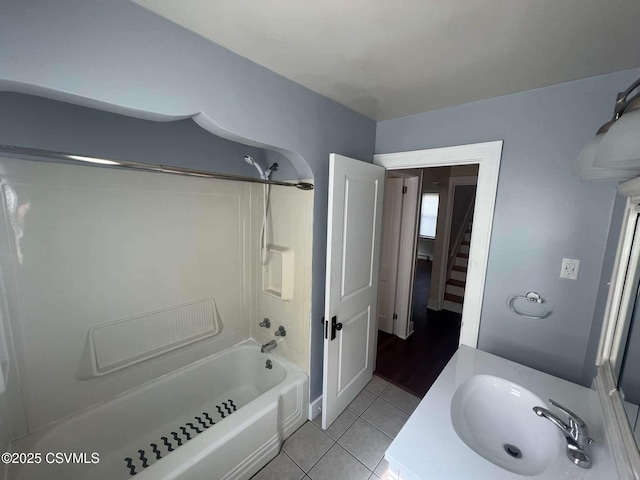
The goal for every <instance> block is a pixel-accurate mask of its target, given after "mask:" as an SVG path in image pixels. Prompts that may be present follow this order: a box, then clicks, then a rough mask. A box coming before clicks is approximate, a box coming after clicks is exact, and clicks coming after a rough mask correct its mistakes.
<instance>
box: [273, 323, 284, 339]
mask: <svg viewBox="0 0 640 480" xmlns="http://www.w3.org/2000/svg"><path fill="white" fill-rule="evenodd" d="M275 335H276V337H286V336H287V331H286V330H285V328H284V327H283V326H282V325H280V326H279V327H278V330H276V332H275Z"/></svg>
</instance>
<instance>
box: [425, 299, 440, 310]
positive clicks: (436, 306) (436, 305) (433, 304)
mask: <svg viewBox="0 0 640 480" xmlns="http://www.w3.org/2000/svg"><path fill="white" fill-rule="evenodd" d="M427 308H429V309H431V310H436V311H440V310H442V306H441V305H440V302H438V300H436V299H434V298H430V299H429V301H428V302H427Z"/></svg>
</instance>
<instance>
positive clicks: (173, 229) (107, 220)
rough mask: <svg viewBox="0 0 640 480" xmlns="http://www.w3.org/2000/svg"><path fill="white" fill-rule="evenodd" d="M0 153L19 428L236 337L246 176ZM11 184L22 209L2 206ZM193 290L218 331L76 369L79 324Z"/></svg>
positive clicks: (148, 307)
mask: <svg viewBox="0 0 640 480" xmlns="http://www.w3.org/2000/svg"><path fill="white" fill-rule="evenodd" d="M1 165H2V168H3V177H4V179H3V187H2V194H3V197H4V198H3V200H4V209H3V217H4V218H3V220H4V222H3V226H4V228H3V242H2V245H3V246H5V248H4V249H3V252H2V267H3V271H4V274H5V287H6V289H7V297H8V298H7V299H8V311H9V317H10V321H11V327H12V330H13V332H14V344H15V348H16V353H17V360H18V362H17V363H18V365H19V371H20V377H21V380H22V395H23V399H24V406H25V409H26V417H27V423H28V427H29V430H30V431H33V430H34V429H37V428H39V427H42V426H43V425H46V424H49V423H51V422H53V421H56V420H59V419H61V418H63V417H65V416H67V415H70V414H73V413H76V412H78V411H80V410H82V409H84V408H87V407H89V406H91V405H94V404H97V403H101V402H104V401H105V400H107V399H109V398H112V397H114V396H116V395H118V394H120V393H123V392H125V391H127V390H129V389H131V388H134V387H136V386H138V385H140V384H142V383H144V382H146V381H149V380H151V379H154V378H157V377H158V376H161V375H163V374H166V373H169V372H172V371H174V370H176V369H177V368H180V367H182V366H185V365H188V364H190V363H192V362H194V361H196V360H198V359H201V358H204V357H205V356H208V355H211V354H212V353H215V352H218V351H221V350H223V349H225V348H228V347H230V346H232V345H234V344H236V343H238V342H239V341H241V340H242V339H243V338H245V336H246V332H245V331H244V327H243V325H244V320H245V319H246V317H247V311H248V307H247V305H248V304H249V298H250V282H246V279H245V276H246V264H245V260H246V259H247V258H248V256H249V253H248V250H247V248H248V245H249V243H248V235H249V225H248V223H249V221H248V219H249V218H250V214H249V209H250V187H249V185H246V184H243V183H240V182H230V181H224V180H212V179H195V178H186V177H179V176H175V175H158V174H154V173H145V172H131V171H125V170H116V169H105V168H95V167H85V166H71V165H58V164H53V163H42V162H30V161H25V160H4V159H3V160H2V161H1ZM11 191H13V192H14V193H15V196H16V199H17V201H16V205H17V206H18V208H17V211H18V212H22V215H23V217H22V218H19V217H18V218H16V217H15V215H14V216H12V213H11V208H10V207H8V206H7V205H8V204H9V203H10V201H9V197H10V195H11V193H10V192H11ZM16 224H18V225H20V226H21V234H19V233H18V231H17V229H16ZM205 298H214V299H215V304H216V308H217V311H218V313H219V316H220V319H221V321H222V330H221V332H220V333H219V334H217V335H215V336H212V337H209V338H206V339H204V340H201V341H198V342H195V343H192V344H190V345H187V346H183V347H181V348H179V349H177V350H174V351H171V352H169V353H165V354H163V355H160V356H158V357H156V358H154V359H152V360H147V361H143V362H140V363H138V364H136V365H134V366H131V367H128V368H125V369H123V370H119V371H116V372H113V373H110V374H108V375H104V376H100V377H93V378H91V377H87V376H86V372H87V370H88V368H87V367H88V365H87V364H86V363H87V358H88V355H87V352H86V349H85V348H86V347H85V345H86V339H87V335H88V332H89V330H90V329H91V327H95V326H97V325H102V324H106V323H110V322H114V321H118V320H123V319H126V318H130V317H133V316H137V315H141V314H146V313H150V312H154V311H157V310H160V309H166V308H171V307H175V306H178V305H182V304H185V303H188V302H192V301H195V300H201V299H205ZM156 333H157V332H153V331H150V332H149V335H155V334H156ZM81 378H84V379H81Z"/></svg>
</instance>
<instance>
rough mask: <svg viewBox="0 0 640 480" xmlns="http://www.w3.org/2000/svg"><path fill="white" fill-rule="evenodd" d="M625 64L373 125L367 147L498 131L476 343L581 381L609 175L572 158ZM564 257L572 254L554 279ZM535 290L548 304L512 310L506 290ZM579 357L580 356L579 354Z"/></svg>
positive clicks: (621, 82) (603, 117) (606, 112)
mask: <svg viewBox="0 0 640 480" xmlns="http://www.w3.org/2000/svg"><path fill="white" fill-rule="evenodd" d="M639 73H640V71H637V70H633V71H625V72H618V73H615V74H611V75H604V76H599V77H594V78H590V79H586V80H580V81H576V82H570V83H565V84H560V85H555V86H551V87H546V88H541V89H537V90H530V91H527V92H523V93H518V94H513V95H507V96H503V97H497V98H492V99H488V100H483V101H479V102H474V103H469V104H465V105H460V106H456V107H452V108H447V109H443V110H438V111H433V112H427V113H423V114H419V115H413V116H408V117H403V118H398V119H394V120H388V121H384V122H379V123H378V125H377V136H376V153H389V152H398V151H403V150H417V149H424V148H434V147H443V146H449V145H459V144H466V143H474V142H485V141H488V140H500V139H502V140H504V149H503V154H502V163H501V167H500V176H499V183H498V193H497V199H496V208H495V217H494V225H493V232H492V240H491V247H490V252H489V264H488V271H487V279H486V284H485V296H484V302H483V307H482V321H481V325H480V338H479V344H478V346H479V348H481V349H483V350H486V351H489V352H492V353H495V354H498V355H500V356H503V357H506V358H509V359H512V360H514V361H517V362H520V363H523V364H525V365H529V366H531V367H534V368H537V369H540V370H543V371H546V372H549V373H551V374H554V375H557V376H560V377H563V378H566V379H568V380H571V381H574V382H578V383H582V382H583V378H582V374H583V368H584V366H585V364H588V363H593V361H594V358H593V352H591V351H589V352H587V350H588V347H589V345H590V337H591V328H592V321H593V314H594V308H595V303H596V297H597V294H598V288H599V282H600V277H601V273H602V265H603V260H604V254H605V245H606V242H607V235H608V231H609V224H610V218H611V215H612V211H613V205H614V200H615V195H616V194H615V183H613V182H605V183H597V182H589V183H585V182H580V181H579V180H578V178H576V177H575V176H573V174H572V172H571V166H572V162H573V160H574V159H575V158H576V156H577V155H578V153H579V152H580V150H581V149H582V147H583V146H584V145H585V144H586V142H587V141H588V140H589V139H590V138H592V137H593V135H594V134H595V131H596V130H597V128H598V127H599V126H600V125H601V124H602V123H604V122H605V121H607V120H608V119H609V118H610V117H611V114H612V109H613V103H614V101H615V96H616V93H617V92H618V91H621V90H624V89H625V88H626V87H627V86H628V85H629V84H630V83H631V82H632V81H633V80H635V79H636V78H637V77H638V74H639ZM563 257H568V258H578V259H580V260H581V265H580V276H579V278H578V280H577V281H572V280H565V279H560V278H559V274H560V264H561V261H562V258H563ZM531 290H535V291H537V292H539V293H540V294H541V295H542V297H543V298H544V299H545V300H546V301H547V302H548V304H547V305H548V306H549V307H550V308H552V309H553V314H552V315H551V316H549V317H548V318H546V319H543V320H531V319H526V318H523V317H518V316H516V315H515V314H513V313H512V312H511V311H509V309H508V308H507V306H506V299H507V297H509V296H510V295H513V294H521V295H522V294H525V293H526V292H529V291H531ZM587 357H588V358H587Z"/></svg>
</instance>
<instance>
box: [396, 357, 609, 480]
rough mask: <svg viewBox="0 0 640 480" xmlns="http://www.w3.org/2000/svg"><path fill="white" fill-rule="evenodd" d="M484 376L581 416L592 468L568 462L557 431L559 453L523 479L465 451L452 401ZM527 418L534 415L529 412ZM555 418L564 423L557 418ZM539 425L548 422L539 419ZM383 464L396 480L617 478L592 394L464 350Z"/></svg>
mask: <svg viewBox="0 0 640 480" xmlns="http://www.w3.org/2000/svg"><path fill="white" fill-rule="evenodd" d="M482 374H485V375H493V376H496V377H501V378H503V379H505V380H508V381H510V382H513V383H515V384H517V385H520V386H521V387H524V388H526V389H527V390H530V391H531V392H532V393H534V394H535V395H537V396H538V397H540V398H541V399H543V400H545V401H547V400H548V399H549V398H552V399H554V400H556V401H558V402H559V403H561V404H563V405H565V406H566V407H568V408H569V409H571V410H573V411H574V412H575V413H576V414H577V415H579V416H581V417H582V418H583V419H584V420H585V422H586V423H587V425H588V427H589V435H590V437H591V438H593V440H594V443H593V444H592V445H590V446H589V454H590V455H591V460H592V466H591V468H589V469H585V468H580V467H578V466H576V465H574V464H573V463H572V462H571V461H570V460H569V459H568V458H567V455H566V448H564V445H566V442H565V440H564V436H563V435H562V432H561V431H560V430H559V429H556V430H557V434H558V435H559V436H560V437H561V439H562V445H563V447H562V448H559V449H558V452H557V455H556V457H555V458H554V459H553V461H552V462H551V464H550V465H549V466H548V467H547V468H546V469H545V470H544V471H543V472H542V473H540V474H537V475H531V476H523V475H520V474H517V473H513V472H511V471H509V470H505V469H503V468H501V467H499V466H497V465H495V464H493V463H492V462H490V461H488V460H486V459H484V458H483V457H481V456H480V455H479V454H477V453H476V452H475V451H474V450H472V449H471V448H469V447H468V446H467V444H465V443H464V442H463V441H462V440H461V439H460V437H459V436H458V434H457V433H456V431H455V430H454V427H453V424H452V421H451V399H452V397H453V394H454V392H455V391H456V389H457V388H458V387H459V386H460V385H461V384H463V383H464V382H465V381H467V380H469V379H470V378H471V377H473V376H475V375H482ZM551 410H554V409H553V408H551ZM556 412H557V411H556ZM531 415H535V414H534V413H533V411H531ZM559 416H561V417H562V415H561V414H560V415H559ZM540 421H541V422H545V421H547V420H545V419H542V418H540ZM554 428H555V427H554ZM385 458H386V459H387V460H388V461H389V468H390V471H391V472H392V473H394V474H396V475H397V476H398V477H397V478H399V479H400V480H431V479H434V480H435V479H438V480H441V479H447V480H455V479H464V480H468V479H486V480H511V479H513V480H515V479H519V480H522V479H523V478H532V479H584V480H615V479H616V478H618V477H617V474H616V471H615V465H614V463H613V459H612V457H611V453H610V451H609V447H608V444H607V439H606V434H605V429H604V424H603V415H602V408H601V406H600V402H599V399H598V394H597V392H596V391H595V390H590V389H588V388H585V387H583V386H580V385H577V384H575V383H571V382H568V381H566V380H562V379H560V378H558V377H554V376H552V375H548V374H546V373H543V372H540V371H538V370H534V369H532V368H529V367H525V366H523V365H520V364H517V363H515V362H511V361H509V360H505V359H503V358H500V357H497V356H495V355H491V354H489V353H486V352H483V351H480V350H476V349H474V348H470V347H467V346H464V345H462V346H460V348H459V349H458V351H457V352H456V353H455V355H454V356H453V357H452V358H451V360H450V361H449V363H448V364H447V366H446V367H445V369H444V370H443V371H442V373H441V374H440V376H439V377H438V379H437V380H436V382H435V383H434V384H433V386H432V387H431V389H430V390H429V391H428V392H427V394H426V395H425V397H424V398H423V399H422V401H421V402H420V405H418V408H416V410H415V412H414V413H413V415H411V418H409V420H408V421H407V423H406V424H405V426H404V427H403V428H402V430H401V431H400V433H399V434H398V435H397V437H396V438H395V440H394V441H393V442H392V443H391V445H390V446H389V448H388V449H387V451H386V454H385ZM394 478H395V477H394Z"/></svg>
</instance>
